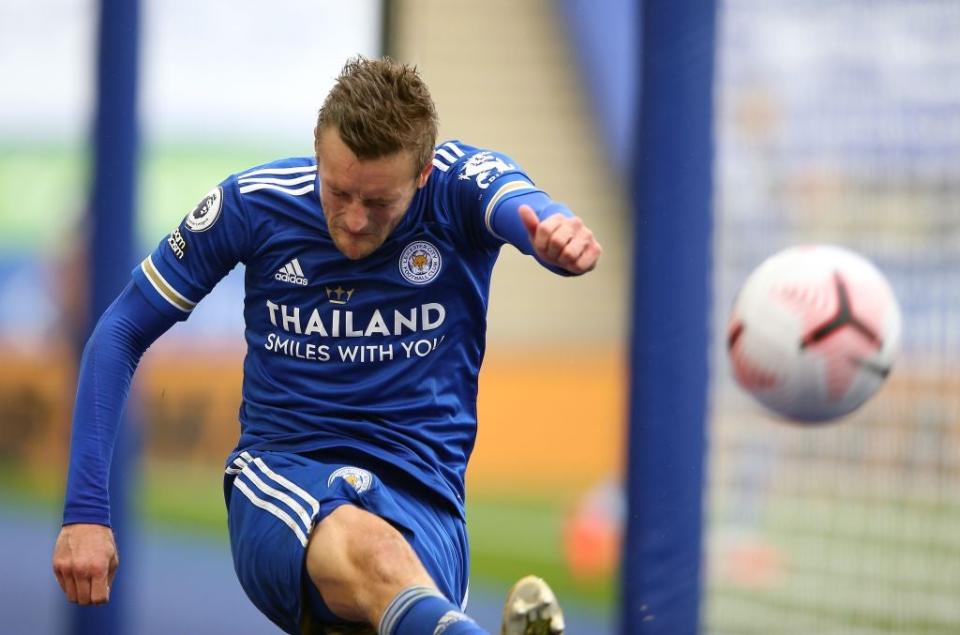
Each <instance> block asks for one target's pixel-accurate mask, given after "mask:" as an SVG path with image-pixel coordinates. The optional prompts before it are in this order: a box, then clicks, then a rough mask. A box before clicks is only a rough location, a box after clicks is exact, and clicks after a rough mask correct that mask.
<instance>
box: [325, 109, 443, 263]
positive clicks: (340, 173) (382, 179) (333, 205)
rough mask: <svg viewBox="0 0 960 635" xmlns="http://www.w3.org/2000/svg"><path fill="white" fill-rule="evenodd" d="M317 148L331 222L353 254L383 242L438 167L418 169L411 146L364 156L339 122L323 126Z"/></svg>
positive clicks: (346, 250)
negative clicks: (337, 126)
mask: <svg viewBox="0 0 960 635" xmlns="http://www.w3.org/2000/svg"><path fill="white" fill-rule="evenodd" d="M316 151H317V167H318V169H319V171H320V202H321V204H322V205H323V214H324V216H325V217H326V219H327V228H328V229H329V230H330V236H331V237H332V238H333V243H334V244H335V245H336V246H337V249H339V250H340V252H341V253H343V255H344V256H346V257H347V258H350V259H351V260H357V259H359V258H363V257H365V256H369V255H370V254H371V253H373V252H374V251H375V250H376V249H377V247H379V246H380V245H382V244H383V242H384V241H385V240H386V239H387V237H388V236H389V235H390V232H392V231H393V230H394V228H395V227H396V226H397V223H399V222H400V220H401V219H402V218H403V215H404V214H406V213H407V208H408V207H410V201H411V200H412V199H413V195H414V194H415V193H416V191H417V189H418V188H421V187H423V186H424V185H425V184H426V182H427V177H428V176H429V175H430V169H431V168H432V167H433V166H432V165H430V164H428V165H427V167H426V168H424V169H423V170H422V171H421V172H420V173H419V174H416V167H415V166H416V163H415V162H414V159H413V155H412V154H411V153H410V152H409V151H407V150H402V151H400V152H397V153H396V154H392V155H389V156H385V157H381V158H379V159H369V160H366V161H361V160H360V159H358V158H357V157H356V155H354V154H353V151H352V150H350V148H348V147H347V145H346V144H345V143H344V142H343V140H342V139H341V138H340V133H339V132H337V130H336V129H335V128H326V129H324V130H322V131H320V133H319V135H318V136H317V142H316Z"/></svg>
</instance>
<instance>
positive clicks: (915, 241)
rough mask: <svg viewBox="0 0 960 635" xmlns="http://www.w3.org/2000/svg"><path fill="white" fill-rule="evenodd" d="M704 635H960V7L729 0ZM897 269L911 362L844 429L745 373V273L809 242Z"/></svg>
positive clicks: (722, 74)
mask: <svg viewBox="0 0 960 635" xmlns="http://www.w3.org/2000/svg"><path fill="white" fill-rule="evenodd" d="M717 63H718V69H717V76H716V82H717V84H716V87H717V92H716V94H717V101H716V123H717V128H716V131H717V147H716V153H717V155H716V156H717V162H716V171H715V184H716V210H717V215H716V227H715V235H716V242H715V249H716V252H715V287H714V293H715V305H716V307H717V312H716V315H715V316H714V323H715V325H716V327H715V338H714V339H715V346H714V352H713V353H714V354H713V364H714V368H713V375H712V377H713V387H712V400H713V401H712V421H711V426H710V444H711V445H710V448H711V450H710V458H709V460H710V481H709V489H708V492H709V494H708V505H709V527H708V532H707V558H708V561H707V562H708V566H707V589H706V594H705V598H706V602H705V609H704V611H705V613H704V625H705V628H704V630H705V632H710V633H764V634H766V633H831V634H833V633H911V634H915V633H916V634H922V633H960V357H958V355H957V353H958V352H960V319H958V318H960V315H958V314H960V3H958V2H955V1H953V0H943V1H935V0H912V1H902V0H873V1H871V0H829V1H828V0H726V1H725V2H721V3H720V22H719V37H718V51H717ZM811 242H818V243H819V242H826V243H834V244H841V245H845V246H847V247H850V248H852V249H854V250H857V251H859V252H860V253H862V254H864V255H866V256H867V257H868V258H870V259H871V260H872V261H873V262H874V263H876V264H877V266H878V267H880V269H881V270H882V271H883V272H884V273H885V274H886V275H887V277H888V278H889V279H890V281H891V283H892V285H893V287H894V290H895V292H896V294H897V296H898V298H899V300H900V304H901V308H902V310H903V313H904V332H903V338H902V352H901V354H900V357H899V358H898V361H897V365H896V366H895V368H894V372H893V374H892V376H891V378H890V380H889V381H888V383H887V385H886V386H884V388H883V389H882V390H881V392H880V393H879V395H878V396H877V397H876V398H874V399H873V400H872V401H871V402H869V403H868V404H867V405H866V406H865V407H864V408H862V409H861V410H860V411H858V412H856V413H855V414H854V415H852V416H850V417H848V418H847V419H844V420H843V421H841V422H840V423H836V424H832V425H828V426H824V427H819V428H804V427H801V426H798V425H791V424H786V423H782V422H779V421H776V420H774V419H772V418H771V417H769V416H767V415H766V414H765V413H763V412H761V411H760V410H759V408H758V407H757V406H754V405H753V403H752V401H750V400H749V398H748V397H746V396H745V395H744V394H743V393H742V392H741V391H740V390H739V389H738V388H737V387H736V386H735V385H734V384H733V380H732V376H731V373H730V370H729V366H728V364H727V360H726V352H725V348H724V345H725V341H724V335H725V333H724V327H725V325H726V322H727V317H728V315H727V312H728V311H729V309H730V307H731V306H732V303H733V297H734V294H735V293H736V291H737V289H738V288H739V285H740V284H741V283H742V282H743V280H744V278H745V277H746V275H747V274H748V273H749V271H750V270H751V269H752V268H753V267H755V266H756V265H758V264H759V263H760V262H761V261H762V260H763V259H764V258H765V257H766V256H768V255H770V254H772V253H774V252H775V251H778V250H779V249H781V248H784V247H787V246H789V245H794V244H798V243H811Z"/></svg>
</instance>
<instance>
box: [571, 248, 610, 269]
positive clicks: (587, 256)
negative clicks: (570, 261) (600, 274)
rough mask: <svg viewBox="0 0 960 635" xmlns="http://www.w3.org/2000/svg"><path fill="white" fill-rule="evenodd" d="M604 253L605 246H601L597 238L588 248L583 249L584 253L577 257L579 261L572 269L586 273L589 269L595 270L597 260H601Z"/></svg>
mask: <svg viewBox="0 0 960 635" xmlns="http://www.w3.org/2000/svg"><path fill="white" fill-rule="evenodd" d="M602 254H603V247H601V246H600V243H598V242H597V241H596V240H594V241H591V242H590V243H589V244H588V245H587V247H586V249H584V250H583V253H582V254H580V257H579V258H577V262H576V263H575V264H574V267H573V269H572V270H571V271H574V273H586V272H588V271H593V270H594V269H595V268H596V266H597V262H599V260H600V256H601V255H602Z"/></svg>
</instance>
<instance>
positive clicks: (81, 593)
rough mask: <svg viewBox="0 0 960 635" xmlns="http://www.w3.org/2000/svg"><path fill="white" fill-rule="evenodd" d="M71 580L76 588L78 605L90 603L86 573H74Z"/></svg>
mask: <svg viewBox="0 0 960 635" xmlns="http://www.w3.org/2000/svg"><path fill="white" fill-rule="evenodd" d="M73 582H74V584H75V585H76V589H77V593H76V595H77V599H76V602H77V604H79V605H80V606H86V605H88V604H90V577H89V576H86V575H75V576H73Z"/></svg>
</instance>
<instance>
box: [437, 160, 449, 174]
mask: <svg viewBox="0 0 960 635" xmlns="http://www.w3.org/2000/svg"><path fill="white" fill-rule="evenodd" d="M433 167H435V168H437V169H438V170H440V171H441V172H446V171H447V170H449V169H450V166H449V165H447V164H446V163H444V162H442V161H439V160H437V159H434V160H433Z"/></svg>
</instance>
